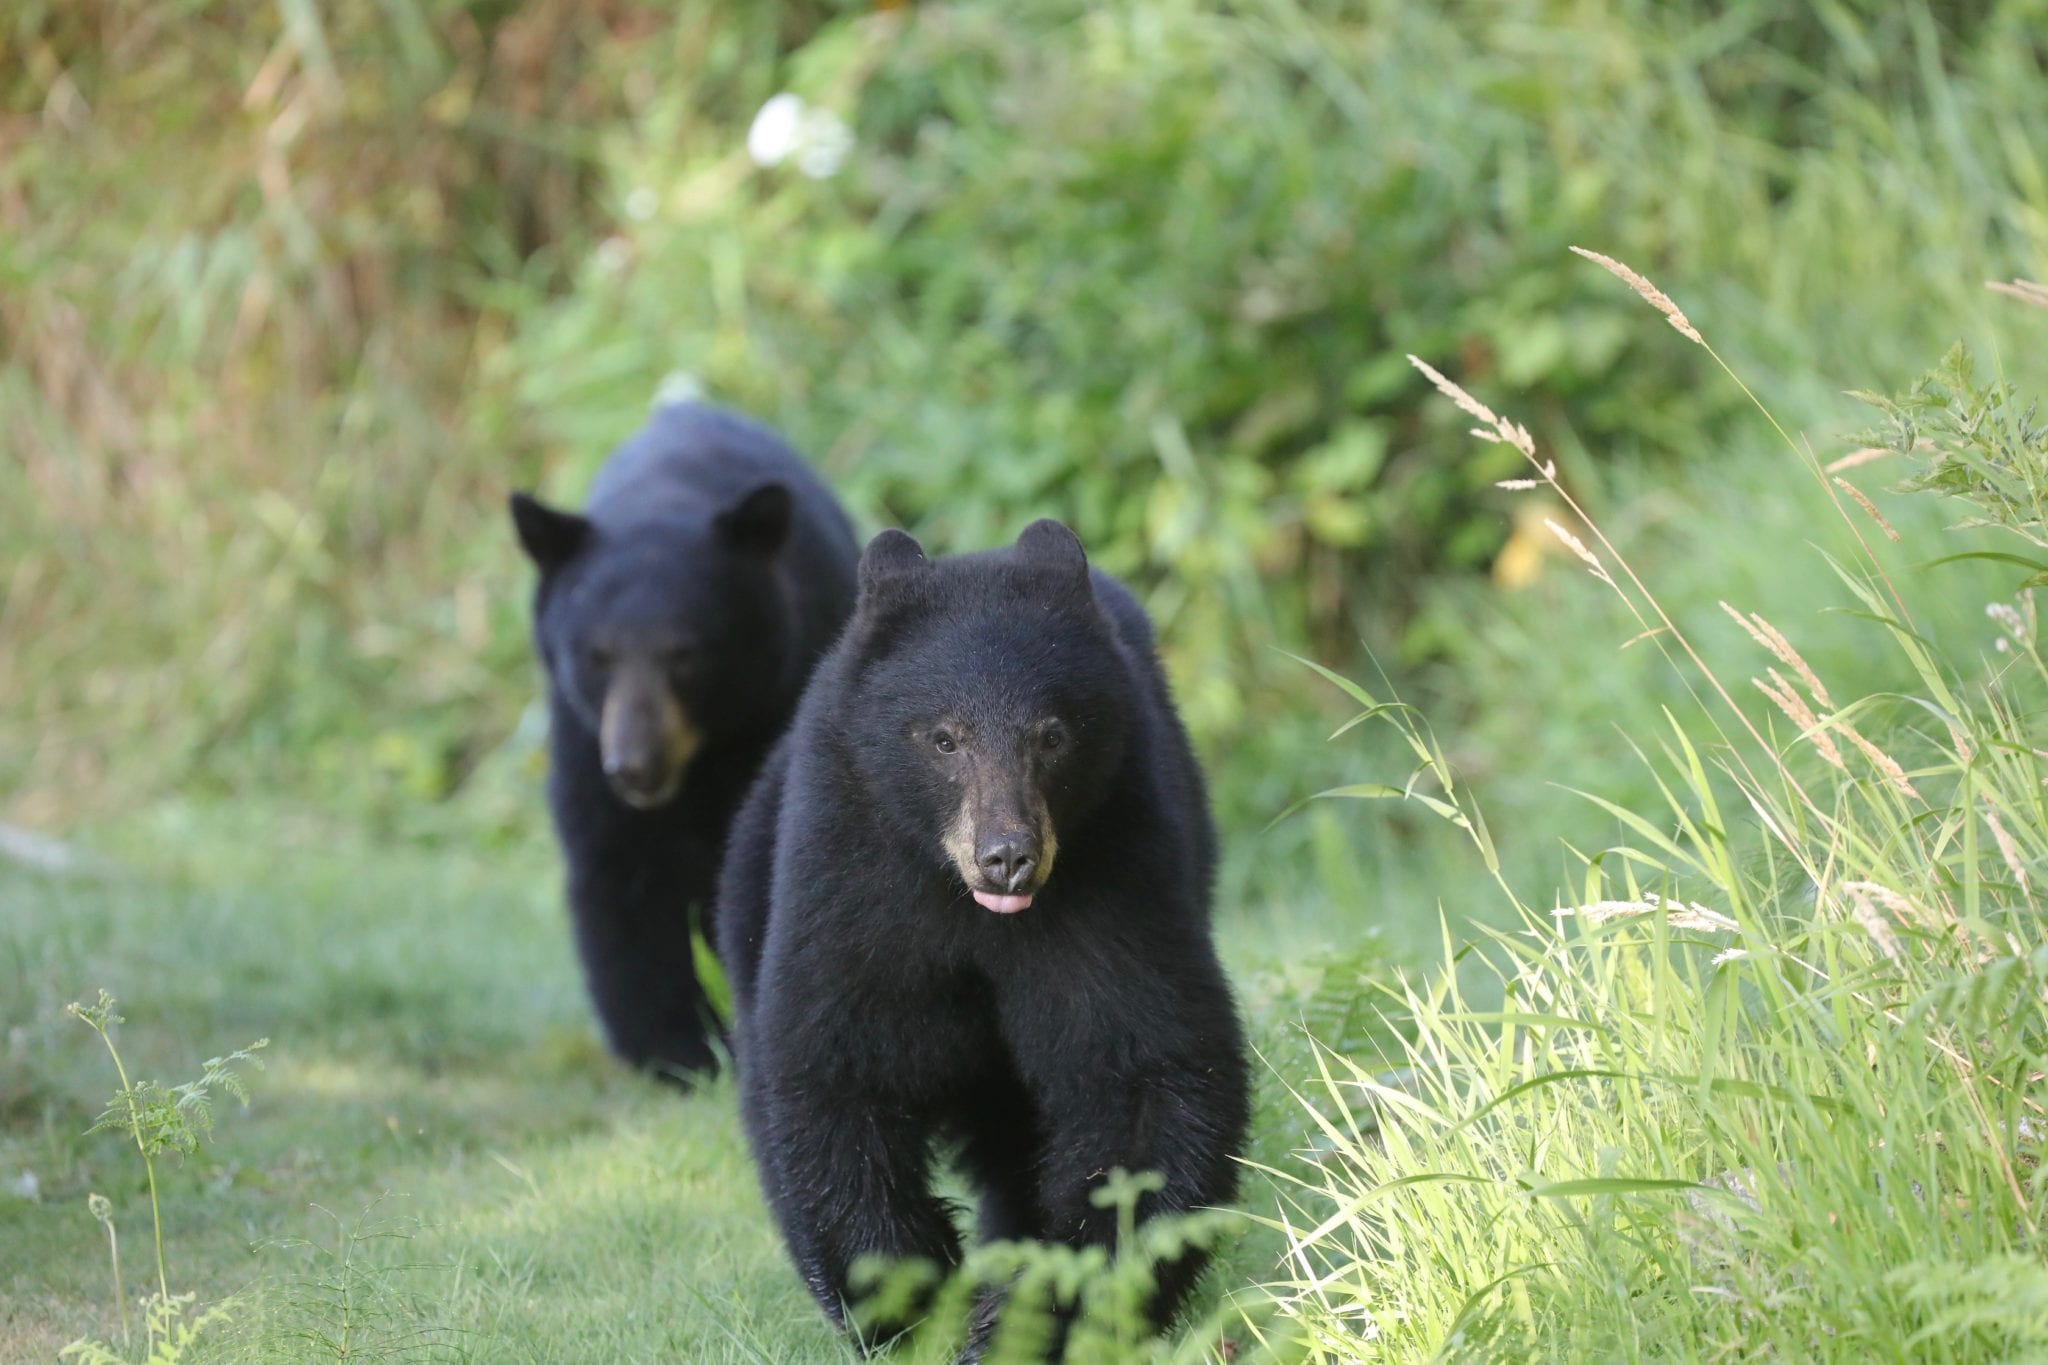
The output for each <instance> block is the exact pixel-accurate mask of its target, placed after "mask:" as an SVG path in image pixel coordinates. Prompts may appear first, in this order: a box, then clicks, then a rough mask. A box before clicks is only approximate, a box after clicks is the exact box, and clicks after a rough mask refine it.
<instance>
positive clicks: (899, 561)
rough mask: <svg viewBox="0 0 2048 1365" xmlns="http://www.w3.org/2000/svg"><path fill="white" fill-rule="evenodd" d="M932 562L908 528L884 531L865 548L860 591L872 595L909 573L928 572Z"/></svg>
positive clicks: (867, 596) (862, 555)
mask: <svg viewBox="0 0 2048 1365" xmlns="http://www.w3.org/2000/svg"><path fill="white" fill-rule="evenodd" d="M930 562H931V561H929V560H927V559H926V558H925V557H924V547H923V546H922V545H919V544H918V543H917V541H916V540H915V539H913V538H912V537H911V536H910V534H909V533H908V532H905V531H895V530H890V531H884V532H882V533H881V534H880V535H878V536H876V537H875V538H874V539H873V540H871V541H869V542H868V548H867V549H866V550H864V551H862V552H861V557H860V595H861V596H862V597H866V598H872V597H873V596H874V595H875V594H876V593H877V592H880V591H886V590H887V589H888V587H889V586H890V585H891V584H893V583H897V582H900V581H901V580H902V579H903V578H904V577H905V576H906V575H909V574H915V573H922V572H924V570H925V569H926V568H927V567H929V565H930Z"/></svg>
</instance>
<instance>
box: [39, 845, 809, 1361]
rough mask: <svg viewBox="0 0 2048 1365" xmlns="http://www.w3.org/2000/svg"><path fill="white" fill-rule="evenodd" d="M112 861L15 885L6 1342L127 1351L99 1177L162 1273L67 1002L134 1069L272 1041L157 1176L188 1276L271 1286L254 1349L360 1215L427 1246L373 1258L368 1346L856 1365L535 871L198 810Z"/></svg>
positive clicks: (735, 1140) (310, 1294) (261, 1298)
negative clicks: (28, 1176) (422, 1339)
mask: <svg viewBox="0 0 2048 1365" xmlns="http://www.w3.org/2000/svg"><path fill="white" fill-rule="evenodd" d="M113 856H114V857H116V858H118V859H121V860H122V861H123V864H124V865H123V867H122V868H121V870H118V871H111V872H106V873H103V874H95V875H90V876H80V877H69V878H62V879H52V878H49V877H46V876H41V875H36V874H26V873H23V872H20V871H18V870H9V871H6V872H4V873H0V960H4V962H5V964H6V968H5V971H6V976H7V978H8V982H9V984H8V988H7V989H6V990H4V991H0V995H4V996H5V998H6V999H7V1001H8V1004H7V1005H6V1006H5V1014H6V1020H5V1023H6V1027H7V1029H8V1030H9V1034H8V1036H9V1037H10V1039H11V1042H10V1047H11V1049H12V1055H11V1057H10V1066H9V1067H8V1071H7V1074H8V1081H7V1084H6V1090H5V1096H4V1099H5V1104H4V1112H5V1115H6V1123H5V1127H4V1130H0V1170H5V1171H6V1172H7V1173H8V1175H9V1177H10V1178H12V1177H14V1176H15V1175H16V1174H17V1173H18V1172H21V1171H29V1172H33V1173H34V1174H35V1176H36V1178H37V1180H38V1182H39V1184H40V1187H41V1202H40V1203H29V1202H26V1201H24V1200H21V1199H18V1198H12V1199H0V1286H4V1290H5V1297H6V1298H7V1300H8V1302H9V1303H10V1305H11V1307H10V1309H9V1310H8V1313H7V1314H6V1316H5V1318H4V1320H0V1358H4V1359H9V1360H14V1359H30V1358H47V1357H48V1356H49V1355H50V1354H52V1353H53V1352H54V1350H55V1348H56V1347H57V1346H59V1345H61V1344H63V1343H64V1342H66V1341H68V1340H70V1339H72V1338H73V1337H75V1336H79V1335H83V1334H90V1335H95V1336H98V1337H100V1338H101V1339H103V1340H105V1339H110V1338H111V1337H112V1336H113V1334H114V1331H115V1323H114V1317H113V1302H112V1296H111V1292H110V1288H109V1269H108V1265H107V1258H106V1247H105V1243H104V1239H103V1237H101V1236H100V1234H99V1229H98V1228H97V1227H96V1226H94V1225H93V1223H92V1220H91V1218H90V1216H89V1215H88V1213H87V1211H86V1196H87V1194H88V1193H89V1192H92V1191H99V1192H103V1193H105V1194H107V1195H108V1196H109V1197H111V1198H112V1199H113V1200H114V1202H115V1205H116V1210H117V1213H116V1216H117V1219H118V1220H119V1223H120V1228H121V1231H122V1234H123V1245H124V1247H126V1248H128V1249H129V1250H128V1256H129V1257H130V1261H129V1265H128V1276H129V1279H130V1282H131V1283H135V1282H136V1279H137V1275H138V1267H139V1266H140V1265H141V1264H142V1262H141V1261H140V1260H137V1259H135V1258H136V1257H137V1256H139V1255H140V1251H139V1249H140V1248H142V1247H143V1246H144V1245H145V1244H146V1212H147V1204H146V1201H139V1200H138V1191H139V1183H140V1169H139V1166H138V1165H137V1163H136V1161H135V1153H134V1151H133V1148H132V1146H128V1147H125V1148H124V1146H123V1145H122V1143H121V1142H120V1141H118V1140H117V1139H116V1138H115V1137H113V1136H112V1135H100V1136H96V1137H93V1138H91V1139H85V1138H82V1137H81V1134H82V1133H83V1131H84V1130H85V1128H86V1127H87V1126H88V1124H89V1123H90V1122H91V1119H92V1117H93V1115H95V1114H97V1113H98V1111H99V1108H100V1106H101V1105H102V1104H103V1103H104V1096H105V1094H107V1093H109V1092H111V1090H112V1089H113V1088H114V1087H113V1082H112V1076H111V1071H110V1069H109V1068H108V1067H107V1065H106V1063H105V1058H104V1055H103V1054H102V1055H100V1056H98V1057H95V1056H94V1048H96V1047H97V1040H95V1039H93V1038H92V1037H91V1035H90V1034H89V1033H88V1032H87V1030H86V1029H84V1028H83V1027H82V1026H81V1025H79V1024H78V1023H77V1022H76V1021H73V1020H70V1019H67V1018H66V1017H64V1014H63V1011H62V1003H61V1002H62V1000H63V999H65V998H69V997H71V996H88V997H89V996H90V995H91V993H92V992H93V991H94V990H96V989H97V988H99V987H100V986H107V987H110V988H112V989H113V990H114V991H115V992H116V993H117V994H119V995H120V996H121V997H122V1001H123V1005H122V1008H123V1012H124V1013H125V1014H126V1015H127V1017H128V1021H129V1022H128V1024H127V1026H126V1027H125V1028H123V1029H121V1030H120V1031H119V1033H118V1037H119V1039H120V1042H121V1045H122V1048H123V1051H124V1055H125V1056H126V1058H127V1061H128V1064H129V1067H130V1069H131V1071H132V1072H133V1073H134V1074H136V1075H138V1076H154V1075H163V1076H171V1077H175V1076H180V1075H182V1074H184V1073H185V1072H186V1071H188V1070H190V1069H192V1068H193V1067H194V1066H195V1065H196V1062H197V1060H198V1059H199V1058H202V1057H206V1056H210V1055H212V1054H213V1053H215V1052H218V1051H220V1050H221V1049H222V1047H224V1046H225V1045H226V1044H225V1043H224V1041H223V1040H225V1039H228V1038H234V1039H236V1040H237V1041H244V1040H245V1039H244V1035H249V1036H254V1035H255V1034H256V1033H263V1034H267V1035H269V1036H270V1037H271V1038H272V1039H273V1042H272V1045H271V1047H270V1049H269V1050H268V1052H267V1054H266V1055H267V1059H268V1062H269V1066H268V1069H267V1070H266V1071H264V1072H262V1073H260V1074H259V1075H257V1076H256V1077H255V1078H254V1087H253V1088H254V1095H253V1098H252V1102H251V1104H250V1105H249V1107H248V1109H247V1111H246V1112H243V1111H238V1110H236V1109H235V1108H234V1107H233V1106H232V1105H228V1106H226V1107H225V1108H224V1109H223V1111H222V1112H221V1114H220V1116H219V1126H218V1130H217V1133H216V1135H215V1137H214V1139H213V1140H212V1141H211V1142H210V1143H208V1144H207V1145H206V1146H205V1147H204V1148H202V1149H201V1151H200V1153H199V1155H198V1156H197V1157H196V1158H193V1159H188V1160H185V1161H183V1162H177V1161H173V1162H172V1163H170V1166H169V1170H168V1174H167V1177H166V1180H165V1191H164V1207H165V1216H166V1223H167V1232H166V1241H167V1244H168V1253H169V1261H170V1278H171V1285H172V1289H173V1291H174V1292H177V1291H181V1290H187V1289H196V1290H198V1291H200V1293H201V1297H202V1299H204V1300H212V1299H217V1298H219V1297H222V1296H224V1295H227V1294H230V1293H235V1294H243V1293H247V1294H250V1295H251V1296H252V1297H251V1298H250V1299H249V1301H248V1302H249V1307H248V1308H246V1309H244V1310H238V1311H237V1313H236V1319H237V1321H236V1324H235V1327H234V1328H233V1329H232V1331H231V1333H230V1334H229V1335H230V1338H231V1339H232V1340H234V1341H236V1342H239V1343H242V1344H243V1345H246V1346H247V1347H248V1349H249V1350H250V1351H251V1352H252V1353H253V1354H256V1355H261V1354H262V1353H263V1351H264V1350H265V1349H266V1347H267V1346H268V1345H274V1344H275V1343H276V1341H277V1340H279V1334H280V1333H284V1332H289V1331H292V1330H294V1329H298V1328H303V1327H305V1326H306V1325H307V1324H308V1323H309V1322H312V1321H314V1320H315V1314H314V1310H315V1309H318V1308H321V1307H322V1306H323V1295H322V1294H321V1293H320V1292H318V1291H317V1290H316V1289H315V1288H314V1287H313V1286H312V1285H311V1284H309V1283H307V1282H308V1281H309V1280H313V1279H317V1278H318V1277H319V1275H320V1273H321V1272H322V1270H323V1263H322V1261H321V1258H319V1257H317V1256H314V1255H312V1254H311V1253H310V1252H308V1251H307V1250H305V1249H293V1248H289V1247H283V1246H277V1245H274V1244H276V1243H280V1242H284V1241H290V1240H292V1239H305V1240H309V1241H311V1242H313V1243H315V1244H316V1245H320V1246H325V1247H328V1248H333V1247H335V1246H336V1245H337V1237H338V1235H339V1234H340V1232H341V1230H342V1229H346V1228H350V1227H352V1226H353V1225H354V1224H355V1223H356V1222H357V1220H358V1219H362V1218H365V1217H366V1216H367V1218H368V1219H369V1221H371V1222H373V1223H374V1222H391V1221H396V1222H397V1223H399V1224H401V1225H402V1226H403V1227H405V1228H407V1229H409V1233H410V1235H409V1237H408V1238H407V1239H406V1240H404V1241H403V1242H396V1241H377V1242H372V1243H370V1244H368V1246H367V1253H366V1254H367V1255H368V1257H369V1258H370V1262H371V1263H372V1264H373V1265H374V1264H380V1263H391V1262H392V1261H393V1260H394V1259H395V1260H399V1261H403V1262H404V1263H406V1264H407V1265H408V1266H410V1267H411V1268H409V1269H405V1270H402V1271H392V1272H390V1273H388V1274H386V1275H383V1276H381V1277H379V1278H378V1279H377V1281H376V1283H377V1284H378V1285H379V1286H380V1288H381V1291H382V1292H381V1293H380V1294H376V1295H372V1296H370V1303H369V1305H368V1306H369V1310H370V1311H369V1312H368V1314H367V1322H366V1324H365V1325H364V1329H363V1330H364V1332H365V1333H366V1336H365V1338H364V1340H365V1344H367V1343H368V1342H374V1341H377V1340H385V1341H386V1342H387V1344H390V1343H392V1342H402V1341H404V1340H406V1339H407V1337H406V1335H405V1334H407V1333H409V1332H412V1331H416V1330H420V1329H431V1331H432V1333H433V1336H432V1338H431V1339H432V1340H435V1341H438V1342H440V1343H441V1344H442V1345H444V1346H445V1347H447V1348H448V1349H450V1350H452V1351H454V1352H456V1353H457V1354H460V1355H461V1356H463V1357H464V1358H469V1359H477V1360H512V1359H521V1360H588V1359H625V1358H642V1359H645V1358H670V1359H705V1360H719V1359H732V1360H759V1359H764V1358H765V1359H771V1360H785V1359H786V1360H839V1359H843V1358H844V1355H845V1353H844V1351H843V1350H842V1349H841V1348H840V1347H839V1346H838V1345H837V1343H836V1342H835V1339H834V1337H833V1335H832V1334H831V1333H830V1332H829V1331H828V1330H827V1329H826V1327H825V1325H824V1323H823V1320H822V1319H821V1318H819V1317H818V1316H817V1315H816V1314H815V1312H814V1311H813V1310H812V1309H811V1307H810V1304H809V1301H808V1298H807V1296H806V1295H805V1294H804V1293H803V1292H802V1290H801V1287H800V1286H799V1285H798V1284H797V1282H796V1279H795V1277H794V1275H793V1274H791V1273H789V1272H788V1271H787V1270H786V1268H785V1266H784V1265H783V1262H782V1254H781V1250H780V1248H779V1246H778V1244H777V1242H776V1239H775V1236H774V1233H773V1231H772V1229H771V1228H770V1226H769V1224H768V1222H767V1220H766V1218H765V1216H764V1215H763V1213H762V1209H761V1205H760V1201H759V1199H758V1197H757V1195H756V1192H755V1186H754V1182H753V1177H752V1172H751V1170H750V1168H749V1165H748V1162H747V1158H746V1154H745V1150H744V1145H743V1143H742V1142H741V1140H740V1136H739V1132H738V1128H737V1125H736V1122H735V1119H734V1116H733V1107H732V1102H731V1101H732V1096H731V1094H730V1093H729V1090H728V1089H727V1088H726V1087H725V1086H723V1085H720V1086H715V1087H712V1088H710V1089H708V1090H707V1091H705V1092H704V1093H702V1094H697V1095H691V1096H687V1097H678V1096H677V1095H675V1094H673V1093H671V1092H669V1091H667V1090H665V1089H663V1088H660V1087H657V1086H654V1085H651V1084H647V1083H643V1082H640V1081H638V1080H635V1079H633V1078H631V1077H629V1076H626V1075H624V1074H622V1073H621V1072H620V1071H619V1070H618V1069H617V1068H616V1067H614V1066H613V1065H611V1064H610V1063H609V1061H608V1060H607V1059H606V1058H604V1057H603V1056H602V1055H600V1054H599V1052H598V1051H597V1049H596V1047H595V1045H594V1043H593V1042H592V1040H591V1033H590V1026H589V1023H588V1020H587V1017H586V1014H585V1010H584V1006H583V1002H582V999H581V994H580V987H579V984H578V983H577V981H576V980H575V977H574V969H573V966H572V963H571V958H570V954H569V953H568V951H567V939H566V925H565V921H564V919H563V916H562V914H561V913H560V910H559V907H558V905H557V904H556V896H555V894H554V890H553V887H552V874H551V873H550V871H549V870H548V869H547V868H546V866H545V864H544V863H539V862H536V861H535V860H532V859H527V860H524V862H523V864H522V861H521V860H519V859H514V860H513V865H512V866H507V865H506V863H505V861H504V860H502V859H490V860H486V859H483V858H473V859H464V858H460V857H446V856H442V857H422V856H417V855H406V854H403V853H395V852H393V851H392V850H389V849H384V848H377V847H374V846H372V845H369V844H366V843H363V842H360V841H356V840H351V839H348V838H347V837H345V836H337V835H335V834H334V833H333V832H332V831H327V830H321V829H317V828H315V827H312V826H300V827H297V828H294V827H292V826H289V825H286V824H283V823H281V822H270V821H256V820H250V819H247V818H242V819H239V820H232V821H224V820H222V819H220V818H219V817H211V816H209V817H202V816H198V815H195V814H192V813H189V812H187V813H177V814H169V813H167V814H166V815H165V816H163V817H162V818H159V819H157V820H154V821H152V822H150V824H149V826H148V828H146V829H145V830H143V831H142V834H141V837H140V838H136V839H133V840H131V841H128V842H127V846H126V848H124V850H123V851H121V852H117V853H115V854H114V855H113ZM131 860H132V861H131ZM366 1211H369V1212H368V1213H367V1214H366ZM337 1220H338V1221H337ZM327 1268H328V1269H331V1267H327ZM324 1297H325V1298H327V1299H331V1298H332V1297H333V1296H332V1295H326V1296H324ZM310 1354H314V1355H317V1354H318V1353H317V1352H313V1353H310ZM377 1354H378V1353H377V1352H375V1351H366V1352H365V1355H366V1358H375V1356H376V1355H377Z"/></svg>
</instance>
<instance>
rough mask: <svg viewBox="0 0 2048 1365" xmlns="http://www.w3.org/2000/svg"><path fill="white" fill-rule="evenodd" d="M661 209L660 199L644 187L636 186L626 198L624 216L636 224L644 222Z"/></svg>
mask: <svg viewBox="0 0 2048 1365" xmlns="http://www.w3.org/2000/svg"><path fill="white" fill-rule="evenodd" d="M660 207H661V197H660V196H659V195H657V194H656V193H655V192H654V191H653V190H650V189H648V188H647V187H646V186H645V185H636V186H635V187H634V188H633V192H632V193H631V194H628V195H627V196H626V216H627V217H628V218H631V219H634V220H635V221H636V222H642V223H644V222H646V221H647V220H648V219H649V218H652V217H653V216H654V211H655V210H656V209H658V208H660Z"/></svg>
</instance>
